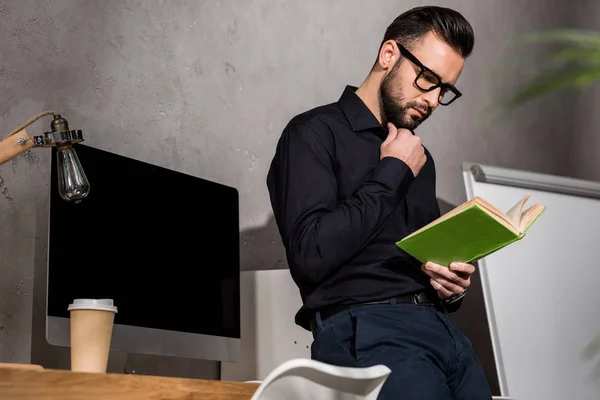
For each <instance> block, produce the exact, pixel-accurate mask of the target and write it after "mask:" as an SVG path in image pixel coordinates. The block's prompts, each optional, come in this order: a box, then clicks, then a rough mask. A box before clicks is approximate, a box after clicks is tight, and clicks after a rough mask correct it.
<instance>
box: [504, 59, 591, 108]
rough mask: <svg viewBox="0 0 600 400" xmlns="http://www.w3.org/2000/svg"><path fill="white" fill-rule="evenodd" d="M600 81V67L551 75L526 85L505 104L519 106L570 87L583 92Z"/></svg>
mask: <svg viewBox="0 0 600 400" xmlns="http://www.w3.org/2000/svg"><path fill="white" fill-rule="evenodd" d="M598 80H600V65H598V66H596V67H594V68H588V69H579V70H571V71H566V72H558V73H555V74H549V75H547V76H545V77H542V78H540V79H538V80H535V81H534V82H532V83H530V84H528V85H526V86H525V87H524V88H523V89H521V90H519V91H517V93H516V94H514V95H513V96H511V97H509V98H508V99H507V100H505V101H504V102H503V104H504V105H505V106H508V107H513V106H517V105H520V104H523V103H525V102H526V101H529V100H531V99H533V98H536V97H540V96H543V95H545V94H549V93H551V92H555V91H558V90H562V89H566V88H569V87H570V88H573V89H577V90H581V89H584V88H586V87H588V86H589V85H591V84H593V83H595V82H596V81H598Z"/></svg>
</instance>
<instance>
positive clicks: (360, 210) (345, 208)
mask: <svg viewBox="0 0 600 400" xmlns="http://www.w3.org/2000/svg"><path fill="white" fill-rule="evenodd" d="M323 131H324V132H321V130H318V131H317V130H316V129H314V128H313V127H312V126H309V125H307V124H305V123H300V122H296V123H291V124H290V125H288V126H287V127H286V129H285V130H284V132H283V134H282V136H281V138H280V140H279V142H278V145H277V148H276V152H275V156H274V158H273V161H272V163H271V167H270V170H269V173H268V176H267V186H268V189H269V194H270V199H271V205H272V208H273V212H274V217H275V220H276V222H277V226H278V228H279V231H280V234H281V236H282V239H283V243H284V246H285V247H286V252H287V256H288V263H289V265H290V269H291V271H292V273H293V274H294V275H295V276H296V277H297V278H299V279H301V280H302V281H304V282H306V283H309V284H311V283H312V284H317V283H319V282H321V281H322V280H323V279H324V278H326V277H327V276H329V275H330V274H332V273H333V272H335V271H336V270H337V269H338V268H340V267H341V266H342V265H343V264H344V263H345V262H347V261H348V260H349V259H351V258H352V256H353V255H355V254H356V253H357V252H359V251H360V250H361V249H363V248H364V246H365V245H367V244H368V243H369V241H370V240H372V239H373V238H374V237H375V236H376V235H377V234H378V233H379V232H380V231H381V229H382V228H383V226H384V224H385V223H386V221H387V219H388V217H389V216H390V215H391V214H392V213H393V212H394V211H395V209H396V207H397V205H398V203H399V201H400V199H402V198H403V197H404V195H405V194H406V192H407V190H408V188H409V187H410V184H411V183H412V182H413V180H414V178H415V177H414V175H413V173H412V170H411V169H410V168H409V167H408V165H406V164H405V163H404V162H403V161H401V160H400V159H397V158H394V157H385V158H383V159H382V160H381V161H380V162H379V163H378V164H377V165H376V167H375V168H374V170H373V171H372V173H371V174H370V176H369V177H368V178H367V179H366V180H365V181H364V182H363V183H362V185H361V186H360V187H359V188H358V189H357V190H356V191H355V193H354V194H353V195H352V196H351V197H349V198H347V199H339V198H338V191H337V185H338V182H337V177H336V172H335V170H336V169H335V147H334V142H333V138H332V136H331V135H330V134H329V133H328V132H326V131H325V130H323Z"/></svg>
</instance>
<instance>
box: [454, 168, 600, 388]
mask: <svg viewBox="0 0 600 400" xmlns="http://www.w3.org/2000/svg"><path fill="white" fill-rule="evenodd" d="M462 173H463V179H464V183H465V191H466V194H467V200H471V199H472V198H473V197H475V194H474V193H475V192H474V188H473V185H472V182H473V181H474V182H482V183H490V184H495V185H503V186H513V187H519V188H525V189H531V190H540V191H545V192H552V193H561V194H567V195H571V196H579V197H588V198H595V199H600V183H596V182H590V181H585V180H581V179H576V178H570V177H564V176H556V175H549V174H542V173H537V172H529V171H520V170H515V169H509V168H503V167H497V166H491V165H484V164H478V163H473V162H464V163H463V164H462ZM469 175H471V177H472V178H473V179H472V180H471V179H470V176H469ZM478 264H479V266H480V268H479V275H480V277H481V287H482V293H483V300H484V304H485V311H486V314H487V319H488V328H489V330H490V337H491V342H492V350H493V352H494V361H495V363H496V373H497V375H498V384H499V386H500V394H501V395H502V396H507V395H509V393H508V385H507V382H506V374H505V369H504V364H503V359H502V354H501V351H500V347H499V338H498V334H497V332H498V330H497V329H496V326H497V325H496V320H495V318H494V315H495V314H494V305H493V304H492V300H491V295H490V294H491V293H490V282H489V279H488V275H487V268H485V267H486V260H485V258H483V259H481V260H479V261H478Z"/></svg>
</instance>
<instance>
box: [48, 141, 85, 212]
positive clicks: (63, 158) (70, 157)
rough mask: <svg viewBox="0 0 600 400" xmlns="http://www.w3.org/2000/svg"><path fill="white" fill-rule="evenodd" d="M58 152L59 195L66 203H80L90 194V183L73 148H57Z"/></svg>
mask: <svg viewBox="0 0 600 400" xmlns="http://www.w3.org/2000/svg"><path fill="white" fill-rule="evenodd" d="M57 150H58V151H57V152H56V162H57V164H58V165H57V167H58V168H57V172H58V193H59V194H60V197H62V198H63V199H64V200H66V201H71V202H74V203H79V202H80V201H81V200H83V199H84V198H85V197H87V195H88V193H89V192H90V183H89V182H88V180H87V177H86V176H85V172H83V167H82V166H81V163H80V162H79V157H77V153H75V150H74V149H73V147H71V146H60V147H58V146H57Z"/></svg>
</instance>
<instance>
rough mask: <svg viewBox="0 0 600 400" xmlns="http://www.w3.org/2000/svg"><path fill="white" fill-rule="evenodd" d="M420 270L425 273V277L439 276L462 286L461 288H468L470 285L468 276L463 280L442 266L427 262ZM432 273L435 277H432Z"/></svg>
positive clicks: (462, 277)
mask: <svg viewBox="0 0 600 400" xmlns="http://www.w3.org/2000/svg"><path fill="white" fill-rule="evenodd" d="M422 269H423V271H425V273H427V275H429V276H431V277H432V278H436V276H439V277H442V278H444V279H445V280H447V281H449V282H453V283H456V284H458V285H460V286H462V287H463V288H466V287H468V286H469V284H470V280H469V276H470V275H468V276H467V277H466V278H465V277H464V276H461V275H458V274H456V273H455V272H454V271H452V270H450V269H449V268H447V267H444V266H442V265H438V264H435V263H431V262H429V263H427V264H425V265H424V266H423V267H422ZM432 273H433V274H436V276H434V275H433V274H432Z"/></svg>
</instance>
